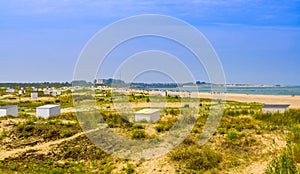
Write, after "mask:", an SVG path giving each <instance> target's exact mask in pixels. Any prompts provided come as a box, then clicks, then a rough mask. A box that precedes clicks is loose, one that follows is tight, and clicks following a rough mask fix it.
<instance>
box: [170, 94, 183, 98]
mask: <svg viewBox="0 0 300 174" xmlns="http://www.w3.org/2000/svg"><path fill="white" fill-rule="evenodd" d="M168 96H169V97H175V98H178V97H180V95H178V94H168Z"/></svg>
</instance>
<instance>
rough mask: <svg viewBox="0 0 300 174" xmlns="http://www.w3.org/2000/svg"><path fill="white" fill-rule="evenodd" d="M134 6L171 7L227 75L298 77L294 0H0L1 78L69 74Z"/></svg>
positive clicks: (240, 79) (295, 80)
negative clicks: (84, 52) (86, 49)
mask: <svg viewBox="0 0 300 174" xmlns="http://www.w3.org/2000/svg"><path fill="white" fill-rule="evenodd" d="M139 14H163V15H170V16H173V17H176V18H179V19H181V20H184V21H186V22H188V23H189V24H191V25H193V26H195V27H196V28H197V29H199V30H200V31H201V32H202V33H203V34H204V35H205V36H206V37H207V39H208V40H209V41H210V42H211V44H212V45H213V47H214V48H215V50H216V52H217V54H218V55H219V58H220V60H221V62H222V64H223V68H224V72H225V76H226V80H227V83H250V84H285V85H300V75H299V74H300V68H299V65H300V51H299V50H300V49H299V47H300V46H299V45H300V1H299V0H278V1H274V0H190V1H179V0H172V1H171V0H165V1H161V0H160V1H158V0H152V1H145V0H141V1H138V2H137V1H133V0H122V1H119V0H111V1H103V0H40V1H37V0H10V1H0V38H1V42H0V60H1V63H0V82H37V81H71V80H72V78H73V71H74V67H75V65H76V62H77V58H78V56H79V54H80V52H81V50H82V49H83V47H84V45H85V44H86V43H87V42H88V40H89V39H90V38H91V37H92V36H93V35H94V34H95V33H96V32H98V31H99V30H100V29H102V28H103V27H105V26H106V25H109V24H110V23H112V22H115V21H117V20H119V19H122V18H125V17H129V16H132V15H139ZM107 63H108V66H109V61H108V62H107ZM186 63H187V64H188V63H191V62H189V60H188V59H186ZM192 69H193V68H192ZM200 69H201V68H200ZM102 71H103V73H102V74H100V76H103V77H109V76H110V75H111V74H110V71H109V70H105V69H103V70H102ZM192 71H193V70H192ZM194 73H195V74H196V78H197V80H202V81H203V80H204V81H207V80H208V79H207V77H206V75H205V73H203V72H202V70H200V73H198V72H196V71H195V72H194ZM201 73H203V74H201Z"/></svg>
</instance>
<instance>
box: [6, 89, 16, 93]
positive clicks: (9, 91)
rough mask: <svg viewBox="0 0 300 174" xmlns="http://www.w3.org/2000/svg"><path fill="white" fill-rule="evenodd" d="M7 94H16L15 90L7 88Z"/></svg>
mask: <svg viewBox="0 0 300 174" xmlns="http://www.w3.org/2000/svg"><path fill="white" fill-rule="evenodd" d="M5 92H7V93H13V92H15V89H11V88H7V89H6V91H5Z"/></svg>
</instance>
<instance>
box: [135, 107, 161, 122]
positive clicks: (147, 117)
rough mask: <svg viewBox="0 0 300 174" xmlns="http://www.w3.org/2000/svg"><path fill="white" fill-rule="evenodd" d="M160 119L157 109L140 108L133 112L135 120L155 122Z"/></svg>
mask: <svg viewBox="0 0 300 174" xmlns="http://www.w3.org/2000/svg"><path fill="white" fill-rule="evenodd" d="M159 119H160V110H159V109H142V110H140V111H138V112H136V113H135V121H136V122H141V121H147V122H156V121H158V120H159Z"/></svg>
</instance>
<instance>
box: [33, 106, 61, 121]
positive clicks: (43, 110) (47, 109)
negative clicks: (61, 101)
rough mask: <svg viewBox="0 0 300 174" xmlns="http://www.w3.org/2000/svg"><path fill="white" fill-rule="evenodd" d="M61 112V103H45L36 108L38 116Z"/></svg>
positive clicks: (53, 114) (45, 116) (44, 116)
mask: <svg viewBox="0 0 300 174" xmlns="http://www.w3.org/2000/svg"><path fill="white" fill-rule="evenodd" d="M59 114H60V105H44V106H40V107H37V108H36V117H43V118H46V119H47V118H49V117H51V116H56V115H59Z"/></svg>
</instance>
